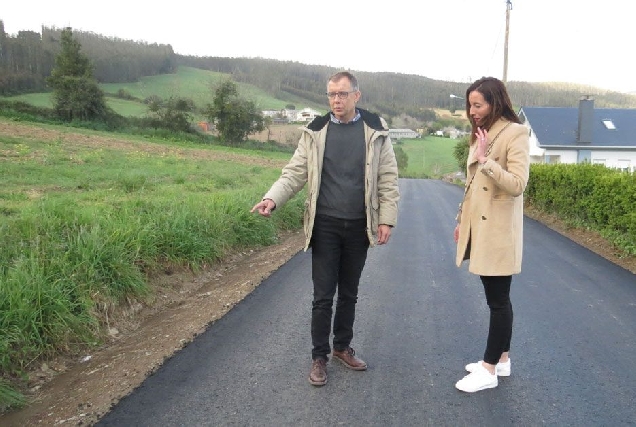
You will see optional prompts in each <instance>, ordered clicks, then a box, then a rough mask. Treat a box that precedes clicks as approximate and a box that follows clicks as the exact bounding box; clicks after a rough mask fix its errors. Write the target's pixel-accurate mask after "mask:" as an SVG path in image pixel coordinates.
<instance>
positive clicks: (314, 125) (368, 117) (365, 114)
mask: <svg viewBox="0 0 636 427" xmlns="http://www.w3.org/2000/svg"><path fill="white" fill-rule="evenodd" d="M358 111H359V112H360V117H361V118H362V121H364V123H365V124H366V125H367V126H369V127H370V128H372V129H375V130H388V129H387V128H385V127H384V125H383V124H382V120H381V119H380V116H378V115H377V114H375V113H372V112H370V111H367V110H364V109H362V108H358ZM330 120H331V112H329V113H327V114H325V115H324V116H320V117H316V118H315V119H314V120H312V122H311V123H309V125H307V128H308V129H309V130H312V131H314V132H317V131H319V130H321V129H322V128H324V127H325V126H326V125H327V123H329V121H330Z"/></svg>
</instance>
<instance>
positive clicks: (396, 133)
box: [389, 129, 420, 140]
mask: <svg viewBox="0 0 636 427" xmlns="http://www.w3.org/2000/svg"><path fill="white" fill-rule="evenodd" d="M419 136H420V135H419V134H418V133H417V132H415V131H414V130H412V129H389V137H390V138H391V139H395V140H397V139H402V138H418V137H419Z"/></svg>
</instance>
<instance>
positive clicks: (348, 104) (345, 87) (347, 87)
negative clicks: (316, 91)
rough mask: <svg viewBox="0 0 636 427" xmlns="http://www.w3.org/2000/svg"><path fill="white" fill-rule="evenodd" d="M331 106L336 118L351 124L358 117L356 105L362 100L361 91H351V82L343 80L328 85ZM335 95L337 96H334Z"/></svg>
mask: <svg viewBox="0 0 636 427" xmlns="http://www.w3.org/2000/svg"><path fill="white" fill-rule="evenodd" d="M327 93H328V94H330V95H332V96H329V95H328V98H329V106H330V107H331V112H332V113H333V115H334V116H336V118H337V119H338V120H340V121H341V122H344V123H347V122H350V121H351V119H353V118H354V117H355V115H356V103H357V102H358V100H359V99H360V91H359V90H358V91H355V92H352V91H351V82H350V81H349V79H347V78H341V79H340V80H338V81H337V82H333V81H330V82H329V83H327ZM334 94H335V96H333V95H334Z"/></svg>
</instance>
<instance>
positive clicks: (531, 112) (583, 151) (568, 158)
mask: <svg viewBox="0 0 636 427" xmlns="http://www.w3.org/2000/svg"><path fill="white" fill-rule="evenodd" d="M519 118H520V119H521V121H522V122H523V123H525V125H526V126H527V127H528V129H529V134H530V158H531V161H532V162H534V163H582V162H589V163H592V164H603V165H605V166H607V167H610V168H618V169H621V170H625V171H630V172H634V171H636V109H612V108H597V109H595V108H594V99H592V98H590V97H586V98H583V99H581V100H580V101H579V107H578V108H560V107H522V108H521V109H520V110H519Z"/></svg>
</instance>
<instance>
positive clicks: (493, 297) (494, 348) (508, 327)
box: [479, 276, 513, 365]
mask: <svg viewBox="0 0 636 427" xmlns="http://www.w3.org/2000/svg"><path fill="white" fill-rule="evenodd" d="M479 277H480V278H481V283H482V284H483V285H484V292H485V293H486V302H487V303H488V307H489V308H490V326H489V328H488V341H487V342H486V351H485V352H484V362H486V363H490V364H491V365H496V364H497V362H498V361H499V358H500V357H501V353H505V352H506V351H510V340H511V338H512V318H513V313H512V303H511V302H510V284H511V283H512V276H479Z"/></svg>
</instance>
